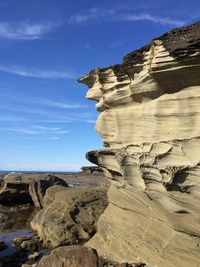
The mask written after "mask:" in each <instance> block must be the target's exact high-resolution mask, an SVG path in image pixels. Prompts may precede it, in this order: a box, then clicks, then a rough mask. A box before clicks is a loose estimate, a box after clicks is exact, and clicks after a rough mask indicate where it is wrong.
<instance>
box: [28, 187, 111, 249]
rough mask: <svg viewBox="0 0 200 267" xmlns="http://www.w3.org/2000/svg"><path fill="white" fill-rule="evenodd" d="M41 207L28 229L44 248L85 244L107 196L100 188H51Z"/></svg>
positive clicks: (93, 230) (94, 226)
mask: <svg viewBox="0 0 200 267" xmlns="http://www.w3.org/2000/svg"><path fill="white" fill-rule="evenodd" d="M43 204H44V208H43V209H42V210H40V211H39V212H38V213H37V214H36V215H35V217H34V218H33V220H32V221H31V227H32V229H33V230H34V231H36V232H37V234H38V236H39V237H40V239H41V240H42V241H43V244H44V245H45V246H48V247H51V248H55V247H58V246H61V245H70V244H77V243H78V242H80V241H81V242H83V241H87V240H88V239H89V238H90V237H91V236H92V235H94V233H95V231H96V222H97V220H98V218H99V216H100V215H101V214H102V213H103V211H104V210H105V208H106V206H107V195H106V190H105V189H102V188H92V187H78V188H65V187H63V186H52V187H50V188H48V189H47V192H46V195H45V197H44V200H43Z"/></svg>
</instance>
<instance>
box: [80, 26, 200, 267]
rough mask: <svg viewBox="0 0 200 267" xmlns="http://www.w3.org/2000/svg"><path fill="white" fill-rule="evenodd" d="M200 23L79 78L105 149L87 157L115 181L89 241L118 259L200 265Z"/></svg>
mask: <svg viewBox="0 0 200 267" xmlns="http://www.w3.org/2000/svg"><path fill="white" fill-rule="evenodd" d="M199 43H200V22H197V23H195V24H192V25H189V26H186V27H184V28H179V29H174V30H172V31H170V32H168V33H166V34H164V35H163V36H160V37H158V38H155V39H154V40H152V42H151V43H150V44H149V45H147V46H145V47H143V48H141V49H138V50H136V51H133V52H131V53H130V54H128V55H127V56H125V57H124V60H123V63H122V64H118V65H112V66H110V67H107V68H102V69H101V68H98V69H95V70H92V71H91V72H90V73H89V74H87V75H85V76H84V77H82V78H80V80H79V81H80V82H82V83H84V84H86V85H87V86H88V87H89V91H88V93H87V98H88V99H91V100H96V101H97V104H96V109H97V110H98V111H99V112H101V113H100V115H99V118H98V120H97V124H96V129H97V131H98V133H99V134H100V135H101V137H102V139H103V141H104V145H105V148H104V149H102V150H97V151H91V152H89V153H88V154H87V158H88V159H89V160H90V162H92V163H93V164H96V165H98V166H99V167H101V169H103V171H104V174H105V175H106V176H107V177H108V178H109V179H110V181H111V186H110V188H109V191H108V200H109V205H108V207H107V209H106V210H105V212H104V213H103V215H102V216H101V217H100V219H99V221H98V226H97V233H96V234H95V235H94V237H92V239H90V241H89V242H88V243H87V246H90V247H92V248H95V249H97V251H98V254H99V255H104V256H105V257H106V258H109V259H113V260H115V261H116V262H128V263H131V262H137V261H138V259H139V261H141V262H145V263H146V264H147V265H148V266H159V267H171V266H176V267H182V266H187V267H193V266H198V264H199V262H200V254H199V242H200V227H199V222H200V206H199V201H200V139H199V137H200V127H199V125H200V78H199V73H200V63H199V62H200V46H199Z"/></svg>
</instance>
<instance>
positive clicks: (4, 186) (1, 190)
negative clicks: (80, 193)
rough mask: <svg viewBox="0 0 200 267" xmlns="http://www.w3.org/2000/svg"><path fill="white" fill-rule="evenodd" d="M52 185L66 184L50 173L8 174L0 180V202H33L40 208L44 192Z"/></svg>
mask: <svg viewBox="0 0 200 267" xmlns="http://www.w3.org/2000/svg"><path fill="white" fill-rule="evenodd" d="M53 185H63V186H66V187H67V186H68V185H67V183H66V182H65V181H64V180H62V179H60V178H58V177H56V176H54V175H52V174H8V175H6V176H5V177H4V178H3V180H1V181H0V204H3V205H10V206H12V205H20V204H26V203H34V206H35V207H36V208H42V201H43V197H44V195H45V192H46V190H47V188H49V187H50V186H53Z"/></svg>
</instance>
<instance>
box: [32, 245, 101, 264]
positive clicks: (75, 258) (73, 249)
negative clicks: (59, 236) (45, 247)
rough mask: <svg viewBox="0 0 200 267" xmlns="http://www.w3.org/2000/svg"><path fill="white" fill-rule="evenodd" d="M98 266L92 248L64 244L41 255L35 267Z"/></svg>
mask: <svg viewBox="0 0 200 267" xmlns="http://www.w3.org/2000/svg"><path fill="white" fill-rule="evenodd" d="M55 266H56V267H98V256H97V254H96V252H95V250H93V249H89V248H85V247H82V246H65V247H60V248H57V249H55V250H53V251H52V252H51V254H50V255H49V256H46V257H43V258H42V260H41V261H40V263H39V264H38V266H37V267H55Z"/></svg>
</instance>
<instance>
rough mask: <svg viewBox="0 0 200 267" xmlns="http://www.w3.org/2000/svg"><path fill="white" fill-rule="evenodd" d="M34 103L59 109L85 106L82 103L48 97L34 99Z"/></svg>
mask: <svg viewBox="0 0 200 267" xmlns="http://www.w3.org/2000/svg"><path fill="white" fill-rule="evenodd" d="M33 101H34V100H33ZM35 103H37V104H40V105H44V106H48V107H53V108H60V109H80V108H87V106H86V105H82V104H76V103H75V104H65V103H62V102H58V101H54V100H50V99H42V98H40V99H36V100H35Z"/></svg>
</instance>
